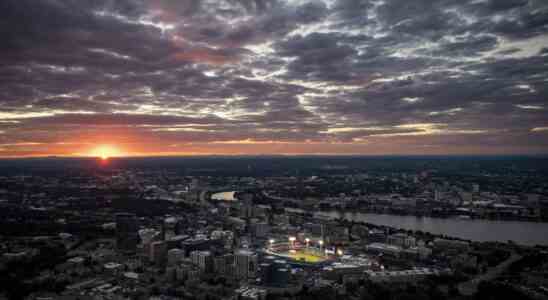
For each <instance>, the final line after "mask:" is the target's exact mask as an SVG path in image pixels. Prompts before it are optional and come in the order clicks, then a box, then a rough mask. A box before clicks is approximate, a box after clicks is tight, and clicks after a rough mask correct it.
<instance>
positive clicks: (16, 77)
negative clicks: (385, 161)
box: [0, 0, 548, 158]
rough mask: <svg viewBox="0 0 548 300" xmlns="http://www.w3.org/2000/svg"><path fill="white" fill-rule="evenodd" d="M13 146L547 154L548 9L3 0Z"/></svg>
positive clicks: (4, 70)
mask: <svg viewBox="0 0 548 300" xmlns="http://www.w3.org/2000/svg"><path fill="white" fill-rule="evenodd" d="M0 20H1V21H0V23H1V24H2V26H1V28H2V29H0V30H1V32H2V36H3V42H2V44H1V45H0V53H1V54H2V55H1V56H0V157H27V156H99V157H104V158H108V157H112V156H171V155H262V154H295V155H300V154H304V155H308V154H334V155H348V154H352V155H356V154H358V155H385V154H388V155H417V154H426V155H429V154H547V153H548V113H547V105H546V104H547V101H548V100H547V99H548V4H547V3H546V1H543V0H486V1H457V0H443V1H435V3H432V1H427V0H417V1H402V0H390V1H357V0H356V1H354V0H322V1H303V0H255V1H243V0H241V1H240V0H232V1H212V0H202V1H170V0H151V1H131V0H119V1H118V0H117V1H107V0H100V1H46V0H39V1H35V0H8V1H3V2H2V3H0Z"/></svg>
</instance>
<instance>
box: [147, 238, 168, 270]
mask: <svg viewBox="0 0 548 300" xmlns="http://www.w3.org/2000/svg"><path fill="white" fill-rule="evenodd" d="M149 258H150V261H151V262H153V263H154V264H156V265H157V266H164V265H165V263H166V260H167V243H166V242H164V241H156V242H153V243H152V244H150V255H149Z"/></svg>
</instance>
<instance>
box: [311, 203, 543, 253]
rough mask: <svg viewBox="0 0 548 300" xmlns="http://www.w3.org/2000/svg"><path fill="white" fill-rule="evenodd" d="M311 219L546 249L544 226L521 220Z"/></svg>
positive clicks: (340, 216) (364, 216)
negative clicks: (357, 223)
mask: <svg viewBox="0 0 548 300" xmlns="http://www.w3.org/2000/svg"><path fill="white" fill-rule="evenodd" d="M314 215H315V216H321V217H327V218H331V219H344V220H347V221H353V222H359V223H370V224H374V225H382V226H388V227H392V228H399V229H405V230H413V231H422V232H429V233H431V234H434V235H444V236H450V237H456V238H459V239H464V240H471V241H478V242H502V243H506V242H508V241H512V242H514V243H517V244H521V245H526V246H535V245H543V246H548V234H546V233H548V223H538V222H522V221H491V220H478V219H473V220H463V219H441V218H430V217H414V216H397V215H386V214H364V213H348V212H346V213H344V212H339V211H331V212H316V213H314Z"/></svg>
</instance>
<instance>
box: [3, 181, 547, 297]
mask: <svg viewBox="0 0 548 300" xmlns="http://www.w3.org/2000/svg"><path fill="white" fill-rule="evenodd" d="M396 179H397V180H396ZM65 181H66V182H67V183H64V182H65ZM7 182H8V184H6V183H3V185H0V207H1V208H2V209H3V210H2V211H3V212H4V214H5V218H3V219H2V220H0V223H2V226H3V228H9V230H7V231H5V232H4V233H3V234H5V236H2V237H0V239H1V241H2V243H0V254H1V260H0V275H1V274H8V273H9V272H10V271H12V270H14V269H13V268H21V267H23V268H28V272H27V273H25V274H30V275H28V277H27V278H17V279H18V280H19V279H20V280H19V281H18V282H20V284H22V285H24V286H25V287H27V288H29V289H30V291H29V293H28V294H27V295H25V296H26V297H27V299H44V300H45V299H180V298H193V297H194V298H197V299H234V300H236V299H245V300H255V299H266V298H267V297H269V298H271V297H273V298H274V299H275V298H276V297H280V298H284V297H285V298H289V299H299V297H301V296H302V295H305V294H306V293H309V292H310V293H311V292H314V291H318V290H321V291H323V290H325V289H327V290H332V291H335V294H337V295H342V294H344V293H346V292H347V291H346V287H345V285H346V284H349V283H363V282H370V283H374V284H406V283H417V282H420V281H422V280H424V279H426V278H430V277H436V276H441V275H444V276H453V275H454V274H458V275H459V276H460V275H462V274H464V276H469V277H470V278H473V277H474V276H476V275H478V274H482V273H483V272H485V270H486V269H488V268H489V267H490V266H491V265H493V264H494V265H496V264H498V263H501V262H503V261H504V260H505V259H507V258H508V256H509V255H510V253H511V252H512V251H513V249H511V247H510V246H501V245H484V244H480V243H474V242H470V241H462V240H457V239H452V238H447V237H443V238H442V237H439V236H434V235H431V234H427V233H417V232H407V231H403V230H397V229H394V228H389V227H384V226H375V225H371V224H360V223H354V222H347V221H344V220H336V219H330V218H325V217H321V215H317V214H312V213H310V212H312V211H318V210H321V209H352V208H353V207H356V206H359V207H360V209H363V210H368V209H369V210H374V211H377V210H379V211H383V212H385V211H387V210H388V211H389V212H392V211H396V212H400V211H406V210H407V211H408V212H409V211H413V213H416V212H418V211H419V210H421V209H422V212H423V213H424V212H426V211H430V213H431V212H432V211H436V208H439V209H440V210H439V211H440V212H449V211H451V213H450V214H453V212H458V213H459V214H460V215H467V216H469V217H478V216H481V214H480V213H479V207H484V209H485V210H489V209H500V210H508V209H509V210H512V212H511V214H513V215H524V214H529V213H530V212H531V210H530V208H531V207H533V206H534V205H537V206H538V207H537V208H536V209H540V207H541V204H542V203H543V201H545V199H544V198H543V197H542V196H538V197H537V196H534V195H528V196H527V197H526V198H527V201H526V202H523V201H522V200H523V199H522V197H518V198H517V199H518V200H519V201H517V200H516V199H514V198H508V197H498V198H497V197H495V196H493V197H492V202H489V203H488V204H486V205H484V206H482V205H480V203H478V201H487V200H486V198H487V197H488V196H487V195H488V194H487V193H488V192H482V190H481V189H480V186H479V185H478V184H473V185H471V191H465V190H459V189H462V187H457V186H455V185H452V184H451V183H448V184H443V183H441V185H440V183H438V182H437V179H436V180H434V178H432V176H429V175H427V174H426V175H425V174H421V175H413V176H411V175H406V176H401V174H400V175H397V174H394V175H392V176H383V177H373V176H367V175H363V174H361V175H359V174H358V175H356V174H354V175H349V176H340V175H338V176H313V177H307V178H303V177H298V176H290V177H266V178H253V177H239V178H236V177H192V176H187V175H184V176H180V175H172V174H166V173H163V172H159V171H158V172H151V173H146V172H142V173H140V172H130V171H119V172H114V173H113V174H108V175H105V174H101V175H93V176H91V175H87V176H85V175H80V176H73V177H70V178H62V179H58V180H53V179H52V180H51V181H47V180H46V182H49V184H45V182H44V179H43V178H42V179H35V178H26V177H24V178H20V177H17V178H9V180H8V181H7ZM333 183H341V184H342V185H343V187H344V189H345V191H346V192H344V193H343V192H341V191H339V190H337V189H339V188H340V187H339V186H337V187H332V188H331V189H327V188H325V186H332V185H333ZM381 183H382V184H381ZM10 184H14V185H13V186H14V187H15V188H14V189H10V187H8V186H9V185H10ZM376 185H380V186H382V189H385V191H386V192H387V193H386V194H377V193H376V192H377V191H375V193H368V192H367V189H373V187H372V186H376ZM419 185H421V186H423V187H424V188H422V189H420V190H418V189H417V186H419ZM242 186H243V187H245V189H243V188H242ZM356 187H360V188H356ZM233 190H238V191H245V192H234V191H233ZM227 191H229V192H227ZM388 192H389V193H388ZM489 195H491V196H492V194H489ZM295 196H299V198H297V197H295ZM491 196H489V197H491ZM2 197H4V198H2ZM455 197H457V198H458V200H455V199H456V198H455ZM511 199H514V200H516V201H514V200H511ZM2 200H3V201H2ZM524 203H525V204H524ZM527 203H530V204H531V206H529V204H527ZM501 205H503V206H501ZM518 206H519V207H526V209H525V210H523V211H526V212H524V213H521V212H520V213H517V214H516V213H515V212H514V210H515V209H521V208H518ZM533 211H534V209H533ZM537 212H538V211H537ZM538 213H539V214H540V212H538ZM488 214H490V213H488ZM500 214H501V215H504V214H502V213H500ZM527 216H528V217H530V216H531V215H527ZM23 227H24V229H22V228H23ZM14 237H17V238H14ZM501 252H503V254H500V253H501ZM506 254H508V255H506ZM33 266H41V268H34V267H33ZM30 287H32V289H31V288H30ZM0 295H1V294H0Z"/></svg>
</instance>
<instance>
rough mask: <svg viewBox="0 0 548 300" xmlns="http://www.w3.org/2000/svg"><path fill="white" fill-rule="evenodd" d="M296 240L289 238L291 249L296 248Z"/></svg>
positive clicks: (292, 237)
mask: <svg viewBox="0 0 548 300" xmlns="http://www.w3.org/2000/svg"><path fill="white" fill-rule="evenodd" d="M295 240H296V238H295V237H294V236H290V237H289V243H290V244H291V249H293V248H295Z"/></svg>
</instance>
